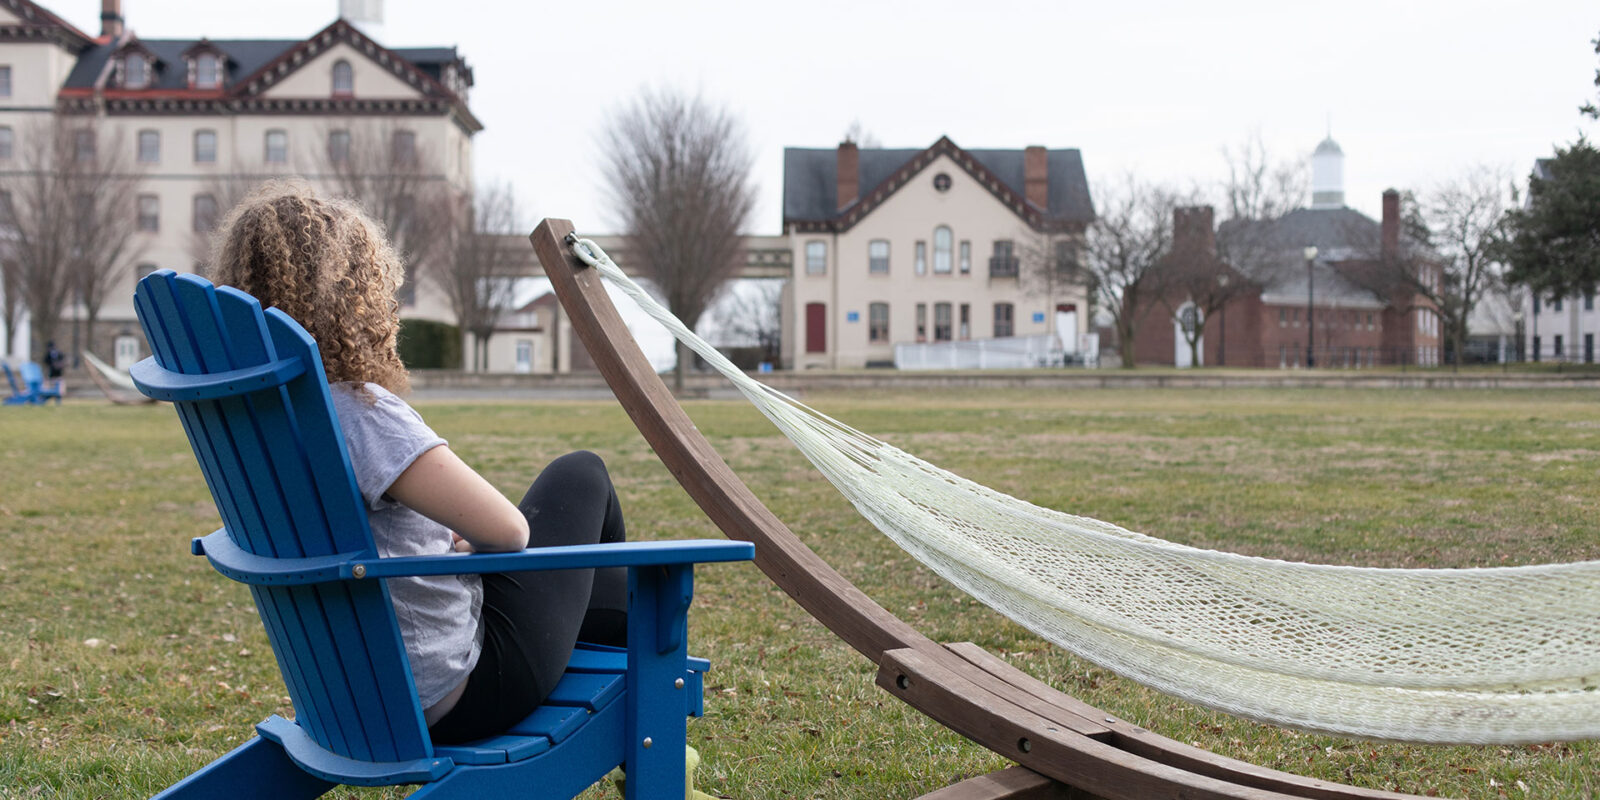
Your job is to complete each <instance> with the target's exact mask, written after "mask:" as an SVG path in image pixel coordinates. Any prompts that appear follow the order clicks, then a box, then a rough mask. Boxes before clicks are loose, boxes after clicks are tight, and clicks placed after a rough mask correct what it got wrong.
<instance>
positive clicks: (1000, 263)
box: [989, 256, 1018, 278]
mask: <svg viewBox="0 0 1600 800" xmlns="http://www.w3.org/2000/svg"><path fill="white" fill-rule="evenodd" d="M1017 269H1018V260H1017V257H1016V256H994V257H993V258H990V259H989V277H991V278H1015V277H1017Z"/></svg>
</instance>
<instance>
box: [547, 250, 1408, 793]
mask: <svg viewBox="0 0 1600 800" xmlns="http://www.w3.org/2000/svg"><path fill="white" fill-rule="evenodd" d="M572 230H573V228H572V223H571V222H569V221H567V220H562V219H546V220H544V221H543V222H541V223H540V224H539V227H538V228H536V229H535V230H534V232H533V234H532V235H531V236H530V237H529V238H530V239H531V240H532V241H533V247H534V249H535V251H537V253H538V256H539V260H540V262H541V263H542V264H543V265H544V271H545V274H546V275H547V276H549V278H550V282H551V285H552V287H553V288H554V289H555V293H556V296H557V298H558V299H560V301H561V305H562V307H563V308H564V309H566V312H567V316H568V318H569V319H570V320H571V323H572V329H573V331H574V332H576V333H577V335H578V338H579V339H580V340H581V341H582V342H583V345H584V347H586V348H588V351H589V355H590V357H591V358H592V359H593V360H594V363H595V365H596V366H597V367H598V368H599V370H600V374H601V375H602V376H603V377H604V378H605V379H606V383H607V384H609V385H610V386H611V390H612V392H613V393H614V394H615V395H616V397H617V400H618V401H619V402H620V403H621V404H622V407H623V408H624V409H625V410H626V411H627V412H628V416H629V417H630V418H632V420H633V423H634V425H635V426H637V427H638V428H639V432H640V433H641V434H643V436H644V438H645V440H646V441H647V442H649V443H650V446H651V447H652V448H654V449H655V452H656V455H657V456H658V457H659V458H660V459H661V461H662V463H664V464H665V465H666V467H667V469H668V470H669V471H671V472H672V475H673V477H675V478H677V480H678V483H679V484H681V485H682V486H683V488H684V490H685V491H687V492H688V493H689V496H690V497H691V498H693V499H694V501H695V503H697V504H698V505H699V506H700V508H701V509H702V510H703V511H704V512H705V513H706V516H708V517H710V518H711V521H712V522H714V523H716V525H717V527H718V528H720V529H721V530H722V532H723V533H724V534H726V535H727V536H728V538H730V539H739V540H743V541H748V542H753V543H755V545H756V558H755V561H756V565H757V566H758V567H760V568H761V570H762V571H763V572H765V573H766V574H767V577H768V578H770V579H771V580H772V581H773V583H776V584H777V585H778V586H780V587H782V588H783V590H784V591H785V592H787V593H788V594H789V596H790V597H792V598H794V600H795V602H797V603H799V604H800V606H801V607H802V608H804V609H805V610H806V611H807V612H808V613H810V614H811V616H813V617H815V618H816V619H817V621H818V622H821V623H822V624H823V625H824V626H826V627H827V628H828V629H829V630H830V631H832V632H833V633H834V634H835V635H837V636H839V638H841V639H843V640H844V641H845V642H846V643H848V644H849V645H850V646H851V647H854V648H855V649H856V650H857V651H858V652H860V653H861V654H862V655H864V656H866V657H867V658H868V659H871V660H872V662H873V663H875V664H878V665H879V677H878V682H879V684H880V685H882V686H884V688H885V689H887V690H888V691H890V692H891V693H893V694H895V695H896V696H897V697H900V698H901V699H903V700H905V701H906V702H907V703H910V704H911V705H912V706H913V707H915V708H917V709H918V710H919V711H921V712H923V713H924V714H927V715H928V716H930V717H932V718H933V719H936V720H938V721H939V722H941V723H943V724H944V725H946V726H947V727H949V728H950V729H951V730H954V731H956V732H957V733H960V734H961V735H963V736H966V737H967V738H969V739H972V740H973V741H975V742H978V743H979V744H982V745H983V746H985V747H987V748H989V749H990V750H993V751H994V752H996V753H999V754H1000V755H1002V756H1005V757H1007V758H1009V759H1012V760H1013V761H1016V762H1018V763H1019V764H1022V765H1024V766H1026V767H1027V768H1028V769H1030V770H1033V771H1034V772H1037V773H1039V774H1041V775H1045V776H1048V777H1050V778H1053V779H1055V780H1057V781H1060V782H1061V783H1063V784H1066V785H1068V786H1070V787H1073V788H1074V789H1075V790H1078V791H1077V793H1076V794H1075V795H1074V796H1075V797H1084V796H1085V793H1087V794H1088V795H1092V796H1096V797H1101V798H1105V800H1144V799H1145V798H1171V800H1179V798H1183V799H1184V800H1222V798H1233V799H1234V800H1288V798H1322V799H1323V800H1350V799H1354V798H1361V799H1362V800H1380V799H1381V800H1400V799H1401V798H1410V797H1413V796H1412V795H1401V794H1395V793H1392V792H1383V791H1377V790H1370V789H1360V788H1356V787H1352V786H1345V785H1343V784H1337V783H1328V782H1325V781H1317V780H1312V779H1309V778H1304V777H1301V776H1299V775H1292V774H1290V773H1286V772H1278V771H1276V770H1270V769H1265V768H1262V767H1257V766H1255V765H1252V764H1248V763H1245V762H1242V761H1237V760H1235V759H1230V758H1225V757H1222V756H1218V755H1215V754H1213V753H1209V752H1207V751H1205V750H1200V749H1199V748H1195V747H1190V746H1188V745H1184V744H1181V743H1179V742H1175V741H1173V740H1171V739H1167V738H1165V737H1162V736H1158V735H1156V734H1154V733H1151V732H1149V731H1147V730H1144V729H1143V728H1140V727H1138V726H1135V725H1132V724H1130V723H1127V722H1124V721H1120V720H1116V719H1113V718H1110V717H1108V716H1107V715H1105V714H1104V713H1102V712H1100V711H1099V710H1097V709H1095V708H1094V707H1093V706H1089V705H1087V704H1085V703H1083V702H1082V701H1079V700H1077V699H1076V698H1072V697H1071V696H1069V695H1066V694H1064V693H1062V692H1058V691H1056V690H1054V689H1052V688H1050V687H1049V686H1046V685H1045V684H1043V683H1041V682H1039V681H1037V680H1035V679H1033V678H1031V677H1029V676H1027V675H1026V674H1025V673H1023V672H1021V671H1020V670H1017V669H1015V668H1013V667H1011V666H1010V665H1008V664H1006V663H1005V662H1003V661H1000V660H999V659H997V658H995V657H994V656H992V655H989V654H988V653H986V652H984V651H983V650H982V649H981V648H978V647H976V646H973V645H956V646H954V647H953V648H949V649H947V648H945V647H943V646H941V645H939V644H938V643H936V642H934V641H933V640H931V639H929V638H927V637H926V636H923V635H922V634H921V633H919V632H918V631H917V630H916V629H915V628H912V627H911V626H910V625H908V624H906V623H905V622H904V621H902V620H901V619H899V618H898V617H896V616H894V615H893V614H891V613H889V612H888V611H887V610H885V609H884V608H883V607H882V606H880V605H878V604H877V603H876V602H875V601H873V600H872V598H870V597H868V596H867V595H866V594H865V593H863V592H862V591H861V590H860V589H858V588H856V586H855V584H853V583H851V582H850V581H849V580H847V579H846V578H845V577H844V576H842V575H840V574H839V573H838V572H837V571H836V570H834V569H833V567H831V566H829V565H828V563H827V562H825V561H823V560H822V558H821V557H820V556H818V555H817V554H816V553H814V552H812V550H811V549H810V548H808V547H806V545H805V544H804V543H802V542H801V541H800V539H799V537H797V536H795V535H794V532H793V531H790V530H789V528H788V527H787V526H786V525H784V524H783V522H782V521H781V520H779V519H778V518H777V517H776V516H774V515H773V513H772V512H771V511H770V510H768V509H767V507H766V505H765V504H763V503H762V502H761V501H760V500H759V499H757V498H756V496H755V495H754V494H753V493H752V492H751V491H750V489H749V487H747V486H745V484H744V482H743V481H741V480H740V479H739V477H738V476H737V475H735V474H734V472H733V470H732V469H730V468H729V467H728V465H727V464H726V463H725V462H724V461H723V460H722V457H721V456H720V455H718V453H717V452H716V450H715V449H714V448H712V447H711V444H710V443H709V442H707V441H706V439H705V437H704V436H702V435H701V434H700V432H699V430H698V429H697V428H696V427H695V425H694V422H693V421H692V420H690V419H689V416H688V414H686V413H684V410H683V408H682V407H681V406H679V405H678V402H677V400H676V399H675V398H674V397H673V396H672V393H671V391H670V390H668V389H667V386H666V384H664V383H662V381H661V379H660V377H658V376H657V375H656V372H655V369H654V368H652V367H651V366H650V362H649V360H648V359H646V358H645V356H644V353H642V352H641V351H640V350H639V346H638V344H637V343H636V342H635V341H634V340H633V337H632V335H630V334H629V332H628V328H627V325H626V324H625V323H624V322H623V320H622V318H621V316H620V315H618V314H617V310H616V307H615V306H613V305H612V304H611V300H610V297H609V296H608V295H607V294H606V291H605V287H604V286H603V285H602V279H601V277H600V276H599V275H598V274H597V273H596V272H595V271H594V270H592V269H589V268H588V267H587V266H585V265H584V264H583V262H581V261H579V260H578V259H577V258H576V257H575V256H573V255H572V253H571V251H570V250H569V249H568V247H567V245H566V244H565V243H564V241H563V240H564V239H565V238H566V237H567V236H568V235H569V234H571V233H572Z"/></svg>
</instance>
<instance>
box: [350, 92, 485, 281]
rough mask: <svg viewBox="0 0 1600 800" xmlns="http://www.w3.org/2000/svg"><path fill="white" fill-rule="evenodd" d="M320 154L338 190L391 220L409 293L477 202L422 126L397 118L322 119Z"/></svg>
mask: <svg viewBox="0 0 1600 800" xmlns="http://www.w3.org/2000/svg"><path fill="white" fill-rule="evenodd" d="M322 141H323V144H324V146H323V148H322V149H321V150H319V151H318V160H319V161H320V166H321V167H322V170H323V172H324V174H325V175H326V176H327V180H328V182H329V183H330V184H331V186H332V189H333V191H334V193H336V194H338V195H340V196H343V197H348V198H350V199H351V200H354V201H356V202H357V203H360V204H361V206H362V208H364V209H366V211H367V213H368V214H371V215H372V217H373V218H374V219H376V220H377V221H379V222H381V223H383V226H384V229H385V231H386V232H387V234H388V236H389V241H390V243H392V244H393V245H394V247H395V249H396V250H397V251H398V252H399V253H400V257H401V260H402V261H403V262H404V263H405V265H406V279H405V283H404V287H403V288H402V291H403V292H408V293H409V292H412V291H415V287H416V286H417V276H418V275H421V274H425V273H427V272H429V271H431V270H432V269H433V268H434V267H436V266H437V264H438V263H439V262H440V261H441V260H448V259H449V258H450V257H451V251H452V249H453V248H454V234H455V232H456V231H458V230H460V229H461V218H462V215H463V213H464V212H465V209H466V208H468V207H469V203H468V202H467V201H465V200H463V199H462V198H461V197H460V196H459V193H458V192H457V191H456V190H455V189H453V188H452V187H451V186H450V183H449V181H448V180H447V179H446V178H445V175H444V170H443V169H442V168H441V167H440V161H439V159H440V156H439V154H436V153H433V152H431V151H430V150H429V149H428V148H426V147H425V146H424V144H423V143H422V142H420V141H419V140H418V139H417V136H416V134H415V132H414V131H412V130H411V129H409V128H406V127H404V126H402V125H400V124H398V123H396V122H394V121H392V120H385V121H383V122H371V121H365V120H355V119H342V120H333V121H330V122H329V123H327V124H325V125H323V126H322Z"/></svg>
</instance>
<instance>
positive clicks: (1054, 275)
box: [1017, 226, 1094, 344]
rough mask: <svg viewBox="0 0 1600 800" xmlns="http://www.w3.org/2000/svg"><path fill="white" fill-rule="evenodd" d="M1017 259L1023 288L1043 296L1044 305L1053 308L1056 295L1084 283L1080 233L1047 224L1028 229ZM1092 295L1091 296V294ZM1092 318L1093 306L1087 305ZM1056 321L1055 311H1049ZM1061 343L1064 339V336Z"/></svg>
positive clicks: (1058, 333) (1065, 334)
mask: <svg viewBox="0 0 1600 800" xmlns="http://www.w3.org/2000/svg"><path fill="white" fill-rule="evenodd" d="M1017 250H1018V255H1019V256H1020V263H1019V265H1018V271H1017V279H1018V283H1019V284H1020V286H1021V287H1022V289H1023V291H1025V292H1027V293H1028V294H1030V295H1033V296H1035V297H1043V298H1044V300H1045V307H1046V308H1049V309H1054V308H1055V307H1056V299H1057V298H1059V297H1062V296H1063V295H1065V294H1067V293H1068V292H1069V291H1070V290H1071V289H1073V288H1074V287H1080V286H1083V284H1084V283H1085V281H1086V280H1087V279H1088V275H1087V272H1086V270H1085V269H1084V266H1083V234H1082V233H1079V232H1078V231H1076V230H1065V229H1061V228H1058V227H1054V226H1050V227H1046V228H1044V229H1043V230H1037V231H1035V230H1028V231H1027V232H1025V233H1024V234H1023V235H1022V236H1021V237H1020V241H1019V244H1018V247H1017ZM1091 299H1092V298H1091ZM1087 313H1088V314H1089V318H1090V319H1093V318H1094V313H1093V309H1092V308H1091V309H1087ZM1050 320H1051V322H1050V324H1051V326H1052V327H1053V326H1054V325H1055V314H1051V315H1050ZM1054 333H1055V334H1056V335H1057V336H1069V335H1076V334H1077V331H1067V332H1063V331H1054ZM1063 344H1066V341H1065V340H1063Z"/></svg>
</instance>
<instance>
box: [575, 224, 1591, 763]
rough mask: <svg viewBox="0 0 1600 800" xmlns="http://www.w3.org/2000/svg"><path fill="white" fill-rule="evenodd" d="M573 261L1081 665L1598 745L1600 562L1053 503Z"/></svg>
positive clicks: (1183, 690) (1505, 737)
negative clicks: (1308, 549)
mask: <svg viewBox="0 0 1600 800" xmlns="http://www.w3.org/2000/svg"><path fill="white" fill-rule="evenodd" d="M573 249H574V251H575V252H576V254H577V255H578V257H579V258H580V259H581V260H583V261H584V262H585V263H587V264H589V265H590V266H592V267H594V268H595V269H597V270H599V272H600V274H601V275H602V276H604V277H605V278H606V279H607V280H609V281H611V282H612V284H613V285H614V286H616V287H617V288H618V289H619V290H620V291H622V292H623V293H624V294H626V295H627V296H629V297H630V298H632V299H633V300H634V301H635V302H637V303H638V304H639V306H640V307H641V308H642V309H644V310H645V311H646V312H647V313H649V314H650V315H651V316H652V317H653V318H655V319H656V320H658V321H660V322H661V324H662V325H664V326H665V327H666V328H667V329H668V330H669V331H671V332H672V334H673V335H674V336H676V337H677V338H678V339H679V340H680V341H682V342H684V343H685V344H686V345H688V346H689V347H690V348H691V349H693V350H694V351H695V352H696V353H698V354H699V355H700V356H701V357H702V358H704V359H705V361H706V363H708V364H710V365H711V366H712V367H713V368H715V369H716V370H717V371H719V372H720V373H722V374H723V375H724V376H726V377H727V378H728V380H729V381H731V382H732V383H733V385H734V386H735V387H737V388H738V390H739V391H740V392H741V393H742V394H743V395H744V396H745V397H746V398H747V399H749V400H750V402H752V403H753V404H754V405H755V406H756V407H757V408H759V409H760V410H761V412H762V413H763V414H765V415H766V416H767V418H768V419H770V420H771V421H772V422H773V423H774V424H775V425H777V426H778V428H779V429H780V430H782V431H783V433H784V434H785V435H786V436H787V437H788V438H789V439H790V440H791V441H793V442H794V444H795V445H796V446H797V447H798V448H799V449H800V450H801V451H802V452H803V453H804V454H805V455H806V457H807V458H808V459H810V460H811V462H812V463H813V464H815V465H816V467H817V468H818V469H819V470H820V471H821V472H822V473H823V475H825V476H826V477H827V478H828V480H829V481H830V482H832V483H833V485H834V486H836V487H837V488H838V489H839V491H840V492H842V493H843V494H844V495H845V497H847V498H848V499H849V500H850V502H851V503H852V504H853V505H854V506H855V507H856V509H857V510H858V511H859V512H860V513H861V514H862V515H863V516H864V517H865V518H866V519H867V520H869V521H870V522H871V523H872V524H873V525H874V526H876V527H877V528H878V529H879V530H881V531H882V532H883V533H884V534H885V535H887V536H888V537H889V538H890V539H892V540H893V541H894V542H895V543H896V544H898V545H899V546H900V547H901V548H903V549H905V550H906V551H907V552H909V553H910V554H911V555H913V556H914V557H916V558H917V559H918V560H920V561H921V562H922V563H924V564H926V565H927V566H928V567H929V568H931V569H932V570H933V571H935V572H936V573H938V574H939V575H940V576H941V577H943V578H944V579H945V580H948V581H950V582H951V583H952V584H954V585H955V586H957V587H959V588H960V589H962V590H963V591H965V592H967V593H968V594H970V595H972V596H973V597H975V598H977V599H979V600H981V601H982V602H984V603H985V604H987V605H989V606H990V607H991V608H994V609H996V610H997V611H999V612H1000V613H1002V614H1004V615H1006V616H1007V617H1009V618H1011V619H1012V620H1015V621H1016V622H1018V623H1019V624H1021V625H1023V626H1025V627H1026V628H1028V629H1029V630H1031V631H1033V632H1034V633H1036V634H1038V635H1039V636H1041V637H1043V638H1045V639H1047V640H1049V641H1050V642H1052V643H1054V644H1056V645H1058V646H1060V647H1063V648H1065V649H1066V650H1068V651H1070V652H1072V653H1074V654H1076V655H1078V656H1081V657H1083V658H1085V659H1087V660H1089V661H1092V662H1094V663H1096V664H1098V665H1100V666H1103V667H1105V668H1107V669H1110V670H1112V671H1113V672H1116V673H1118V674H1120V675H1122V676H1124V677H1127V678H1130V679H1132V680H1135V681H1138V682H1139V683H1142V684H1144V685H1146V686H1150V687H1152V688H1154V689H1157V690H1159V691H1162V692H1165V693H1168V694H1171V695H1173V696H1176V697H1179V698H1182V699H1184V700H1188V701H1190V702H1194V703H1198V704H1200V705H1203V706H1208V707H1210V708H1214V709H1217V710H1220V711H1223V712H1226V713H1229V714H1234V715H1237V716H1241V717H1246V718H1249V719H1253V720H1258V721H1263V722H1270V723H1274V724H1279V725H1285V726H1289V727H1294V728H1299V729H1304V730H1310V731H1316V732H1324V733H1332V734H1337V735H1341V736H1352V737H1362V738H1373V739H1389V740H1398V741H1410V742H1431V743H1445V742H1451V743H1519V742H1541V741H1553V740H1573V739H1588V738H1600V561H1586V562H1578V563H1571V564H1549V565H1538V566H1524V567H1497V568H1482V569H1377V568H1367V567H1346V566H1329V565H1318V564H1305V563H1294V562H1287V561H1279V560H1274V559H1266V558H1256V557H1250V556H1242V555H1237V554H1233V553H1225V552H1218V551H1214V550H1203V549H1199V548H1195V547H1189V546H1185V545H1180V544H1175V543H1172V542H1168V541H1164V540H1161V539H1157V538H1154V537H1151V536H1146V535H1143V534H1139V533H1135V532H1132V531H1129V530H1125V529H1123V528H1120V527H1118V526H1116V525H1112V524H1110V523H1106V522H1101V521H1099V520H1095V519H1090V518H1087V517H1079V516H1073V515H1071V514H1066V513H1062V512H1060V511H1054V510H1051V509H1048V508H1042V507H1039V506H1037V505H1034V504H1031V503H1028V502H1026V501H1023V500H1019V499H1017V498H1014V497H1010V496H1007V495H1005V494H1002V493H1000V492H996V491H994V490H992V489H989V488H987V487H984V486H982V485H980V484H977V483H974V482H972V481H969V480H967V479H965V478H962V477H960V476H958V475H955V474H953V473H950V472H948V471H945V470H943V469H940V468H938V467H936V466H934V465H932V464H929V463H927V462H925V461H923V460H921V459H918V458H916V457H915V456H912V455H910V454H908V453H906V452H904V451H901V450H899V449H897V448H895V447H893V446H891V445H889V444H886V443H884V442H881V441H879V440H877V439H875V438H873V437H871V436H869V435H867V434H865V433H862V432H860V431H857V430H854V429H852V428H850V427H848V426H846V425H844V424H842V423H840V422H838V421H836V420H833V419H830V418H829V417H827V416H825V415H823V414H821V413H820V412H817V411H815V410H813V409H811V408H808V407H807V406H805V405H804V404H802V403H800V402H799V401H797V400H795V399H793V398H791V397H788V396H787V395H784V394H783V393H781V392H779V391H777V390H775V389H772V388H770V387H768V386H766V385H764V384H762V383H760V382H758V381H756V380H755V379H753V378H751V377H749V376H747V375H745V374H744V372H742V371H741V370H739V369H738V368H737V367H735V366H734V365H733V364H732V363H731V362H730V361H728V360H727V359H726V358H725V357H723V356H722V354H721V353H719V352H718V351H717V350H716V349H715V348H714V347H712V346H710V345H709V344H707V343H706V342H705V341H703V340H701V339H700V338H699V337H698V336H696V335H695V334H694V332H693V331H691V330H689V329H688V328H686V327H685V326H684V325H683V324H682V323H681V322H680V321H679V320H678V319H677V318H675V317H674V316H673V315H672V314H671V313H670V312H669V311H667V310H666V309H665V308H663V307H662V306H661V305H660V304H659V303H658V302H656V301H655V300H654V299H653V298H652V297H651V296H650V295H649V293H648V292H646V291H645V290H644V289H643V288H642V287H640V286H639V285H638V284H636V283H634V282H633V281H632V280H630V279H629V278H628V277H627V276H626V275H625V274H623V272H622V270H621V269H620V268H618V267H617V266H616V264H615V263H613V262H612V261H611V260H610V259H609V258H608V257H607V256H606V255H605V254H604V252H602V251H601V250H600V248H599V247H597V246H596V245H594V243H593V242H591V241H589V240H580V241H578V242H577V243H575V244H574V248H573Z"/></svg>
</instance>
